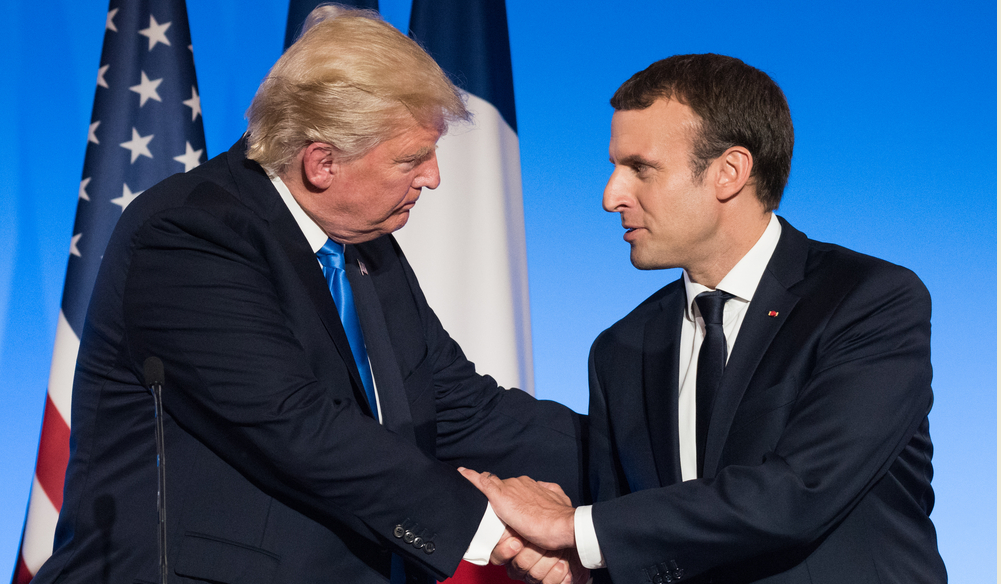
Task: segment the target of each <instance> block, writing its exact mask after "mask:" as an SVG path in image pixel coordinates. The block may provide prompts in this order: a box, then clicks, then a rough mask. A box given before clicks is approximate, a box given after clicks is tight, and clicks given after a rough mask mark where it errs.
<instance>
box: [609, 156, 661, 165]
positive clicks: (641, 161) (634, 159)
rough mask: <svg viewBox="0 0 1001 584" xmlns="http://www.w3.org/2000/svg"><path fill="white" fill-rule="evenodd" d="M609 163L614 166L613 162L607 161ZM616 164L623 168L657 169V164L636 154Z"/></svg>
mask: <svg viewBox="0 0 1001 584" xmlns="http://www.w3.org/2000/svg"><path fill="white" fill-rule="evenodd" d="M609 162H612V164H615V162H614V161H612V160H609ZM618 164H621V165H623V166H649V167H650V168H657V164H656V163H655V162H654V161H652V160H650V159H648V158H644V157H642V156H639V155H638V154H633V155H631V156H626V157H625V158H623V159H621V160H619V162H618Z"/></svg>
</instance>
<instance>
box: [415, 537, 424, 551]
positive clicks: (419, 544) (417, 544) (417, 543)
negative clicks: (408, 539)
mask: <svg viewBox="0 0 1001 584" xmlns="http://www.w3.org/2000/svg"><path fill="white" fill-rule="evenodd" d="M413 546H414V547H415V548H417V549H421V548H422V547H424V538H422V537H421V536H419V535H418V536H417V537H415V538H414V543H413Z"/></svg>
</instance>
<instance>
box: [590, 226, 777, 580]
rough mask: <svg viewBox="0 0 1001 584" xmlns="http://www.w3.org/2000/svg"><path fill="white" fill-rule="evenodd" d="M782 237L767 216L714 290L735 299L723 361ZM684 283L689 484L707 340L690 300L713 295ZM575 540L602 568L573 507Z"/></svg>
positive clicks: (683, 420) (683, 422) (682, 357)
mask: <svg viewBox="0 0 1001 584" xmlns="http://www.w3.org/2000/svg"><path fill="white" fill-rule="evenodd" d="M781 235H782V225H781V224H780V223H779V220H778V218H777V217H776V216H775V214H774V213H772V214H771V218H770V219H769V221H768V226H767V227H766V228H765V232H764V233H762V234H761V237H759V238H758V241H757V242H756V243H755V244H754V246H753V247H751V249H750V250H749V251H748V252H747V253H746V254H744V257H742V258H741V259H740V261H739V262H737V264H736V265H735V266H733V268H731V269H730V271H729V272H728V273H727V275H726V276H724V277H723V279H722V280H720V282H719V284H718V285H717V286H716V290H722V291H724V292H728V293H730V294H733V296H734V297H733V298H731V299H730V300H729V301H728V302H727V303H726V304H725V305H724V307H723V334H724V335H725V336H726V347H727V359H728V360H729V358H730V354H731V353H732V352H733V345H734V343H735V342H736V341H737V334H738V333H739V332H740V325H741V323H743V322H744V315H745V314H747V307H748V305H749V304H750V303H751V299H752V298H753V297H754V291H755V290H757V288H758V282H760V281H761V275H762V274H764V273H765V268H766V267H767V266H768V261H769V260H770V259H771V258H772V253H774V252H775V246H776V245H778V243H779V236H781ZM683 278H684V280H685V294H686V297H687V302H686V303H685V315H684V320H683V321H682V323H681V339H680V340H679V343H678V346H679V353H678V448H679V450H680V452H679V454H680V455H681V478H682V480H685V481H689V480H692V479H694V478H697V477H698V468H697V464H696V445H695V419H696V414H695V376H696V369H697V368H698V363H699V349H700V348H701V347H702V339H703V338H704V337H705V334H706V327H705V323H704V322H703V321H702V315H701V314H700V313H699V307H698V305H697V304H695V297H696V296H698V295H699V294H701V293H703V292H710V291H712V289H711V288H707V287H705V286H703V285H702V284H699V283H696V282H692V281H691V280H690V279H689V278H688V273H687V272H684V274H683ZM574 537H575V538H576V540H577V553H578V555H580V561H581V564H583V565H584V567H585V568H588V569H592V570H593V569H595V568H603V567H605V558H604V556H602V554H601V547H600V546H599V545H598V536H597V535H596V534H595V531H594V522H593V521H592V519H591V506H590V505H584V506H581V507H578V508H577V510H576V511H575V514H574Z"/></svg>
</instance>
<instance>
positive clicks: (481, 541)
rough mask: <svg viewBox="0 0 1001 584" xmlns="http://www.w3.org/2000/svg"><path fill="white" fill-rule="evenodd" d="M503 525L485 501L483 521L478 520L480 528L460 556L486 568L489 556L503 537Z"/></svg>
mask: <svg viewBox="0 0 1001 584" xmlns="http://www.w3.org/2000/svg"><path fill="white" fill-rule="evenodd" d="M504 528H505V525H504V523H503V522H502V521H501V520H500V519H499V518H498V517H497V514H496V513H494V508H493V507H491V506H490V502H489V501H487V510H486V511H484V512H483V519H480V526H479V527H478V528H477V529H476V534H475V535H473V540H472V541H471V542H469V548H468V549H467V550H466V553H465V555H463V556H462V559H463V560H466V561H467V562H469V563H470V564H476V565H477V566H486V565H487V564H488V563H489V562H490V554H491V553H492V552H493V551H494V547H496V546H497V544H498V543H500V539H501V536H503V535H504Z"/></svg>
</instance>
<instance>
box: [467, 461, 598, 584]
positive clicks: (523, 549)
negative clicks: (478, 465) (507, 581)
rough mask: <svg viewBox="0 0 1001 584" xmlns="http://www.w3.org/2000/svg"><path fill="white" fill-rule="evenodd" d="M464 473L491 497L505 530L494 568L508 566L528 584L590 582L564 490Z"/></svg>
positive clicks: (526, 479) (492, 558)
mask: <svg viewBox="0 0 1001 584" xmlns="http://www.w3.org/2000/svg"><path fill="white" fill-rule="evenodd" d="M459 472H460V473H462V476H464V477H466V479H467V480H469V482H471V483H473V485H474V486H475V487H476V488H478V489H479V490H480V491H481V492H482V493H483V494H484V495H486V497H487V499H489V500H490V505H491V507H493V510H494V513H496V514H497V517H498V518H500V520H501V521H503V522H504V524H505V525H506V529H505V530H504V535H503V536H502V537H501V539H500V541H499V542H498V543H497V545H496V546H495V547H494V549H493V552H492V553H491V554H490V561H491V563H494V564H506V565H507V573H508V576H510V577H511V578H514V579H517V580H524V581H525V582H528V583H529V584H538V583H541V584H583V583H584V582H587V580H588V578H589V576H590V574H589V572H588V570H587V569H585V568H584V567H583V566H581V563H580V560H579V558H578V556H577V549H576V539H575V536H574V507H573V505H571V503H570V499H569V498H568V497H567V496H566V495H565V494H564V493H563V489H561V488H560V486H559V485H557V484H554V483H543V482H536V481H534V480H532V479H531V478H529V477H517V478H510V479H505V480H501V479H500V478H498V477H497V476H496V475H493V474H491V473H488V472H484V473H479V472H476V471H474V470H470V469H468V468H460V469H459Z"/></svg>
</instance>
